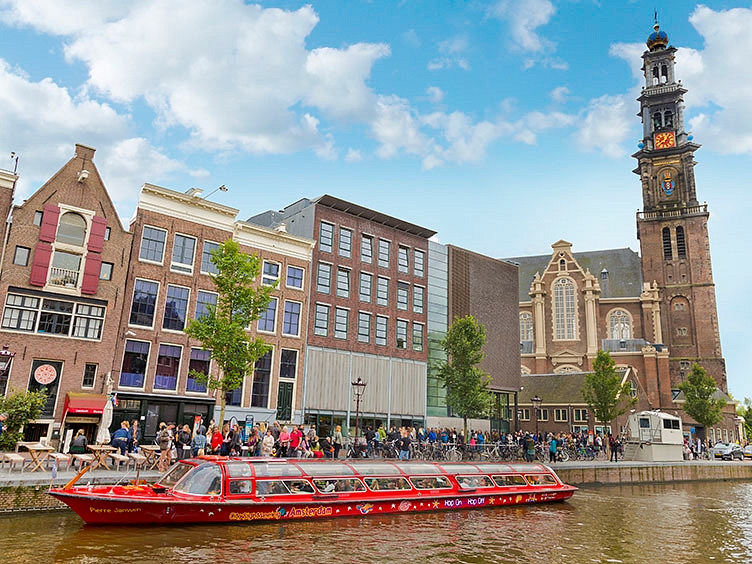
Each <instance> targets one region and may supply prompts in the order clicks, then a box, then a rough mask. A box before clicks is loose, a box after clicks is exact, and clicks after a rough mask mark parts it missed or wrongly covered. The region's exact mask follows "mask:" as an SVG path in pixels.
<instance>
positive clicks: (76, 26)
mask: <svg viewBox="0 0 752 564" xmlns="http://www.w3.org/2000/svg"><path fill="white" fill-rule="evenodd" d="M656 4H657V5H658V9H659V20H660V23H661V26H662V29H664V30H665V31H667V32H668V34H669V37H670V39H671V44H673V45H674V46H675V47H677V48H678V49H679V51H678V53H677V75H678V77H679V78H681V80H682V82H683V84H684V85H685V86H686V88H687V89H688V90H689V92H688V94H687V95H686V97H685V102H686V113H685V117H686V122H687V124H688V129H690V130H691V131H692V133H693V134H694V137H695V141H696V142H698V143H700V144H702V148H701V149H700V150H699V151H698V152H697V153H696V158H697V161H698V163H699V164H698V166H697V167H696V169H695V172H696V177H697V194H698V198H699V199H700V200H701V201H707V202H708V204H709V208H710V212H711V221H710V234H711V250H712V253H713V266H714V276H715V282H716V291H717V297H718V307H719V321H720V328H721V339H722V344H723V352H724V356H725V357H726V360H727V369H728V379H729V388H730V391H731V393H732V394H733V395H734V396H735V397H737V398H739V399H742V398H744V397H752V379H750V378H748V376H747V374H746V368H745V364H744V356H743V355H744V353H743V351H744V350H745V345H746V341H747V339H746V334H745V333H744V330H743V327H745V326H746V322H745V320H746V319H749V318H750V317H752V305H750V299H749V295H748V293H747V292H743V287H745V286H746V281H747V280H748V279H749V275H750V268H749V266H748V265H749V261H747V260H744V258H745V256H746V251H747V247H748V243H749V242H750V240H751V238H750V236H749V235H748V234H745V233H746V232H745V231H743V227H742V226H743V225H744V222H745V221H748V217H749V214H750V212H752V205H750V204H751V203H752V202H751V200H752V197H751V196H750V190H749V189H748V188H747V185H748V174H749V170H750V164H751V163H750V160H751V158H750V156H751V155H752V106H750V104H749V100H750V99H752V65H750V64H749V60H748V59H747V57H748V56H749V53H750V52H752V34H750V32H749V30H750V29H752V3H750V2H741V1H734V2H732V1H708V2H705V3H704V4H702V5H700V4H695V3H694V2H690V1H687V0H664V1H662V2H659V3H656V2H655V1H654V0H653V1H651V2H648V1H643V0H600V1H599V0H493V1H492V0H488V1H473V0H467V1H460V0H456V1H454V0H441V1H436V0H433V1H429V0H402V1H397V0H394V1H386V0H384V1H380V0H371V1H365V0H347V1H339V0H327V1H324V2H312V3H310V4H303V3H299V2H290V1H284V2H266V3H262V4H250V3H243V2H242V1H240V0H215V1H212V2H200V1H197V0H196V1H194V0H164V1H161V0H160V1H157V0H153V1H146V2H145V1H138V0H133V1H130V2H120V1H118V0H79V1H76V2H73V1H66V0H57V1H52V0H46V1H45V0H18V1H14V0H0V124H2V128H0V168H6V169H12V168H13V163H12V161H11V160H10V158H9V157H10V153H11V151H14V152H15V153H16V154H18V155H19V156H20V159H19V174H20V175H21V178H20V181H19V190H20V198H23V197H24V196H25V195H28V194H30V193H31V192H33V191H34V190H36V189H37V188H38V187H39V186H40V185H41V183H43V182H44V181H45V180H47V179H48V178H49V177H50V176H51V175H52V174H53V173H54V172H55V171H56V170H57V169H58V168H59V167H60V166H62V164H63V163H64V162H66V161H67V160H68V159H69V158H70V157H71V156H72V155H73V145H74V144H75V143H83V144H85V145H89V146H92V147H94V148H96V149H97V154H96V157H95V161H96V163H97V166H98V168H99V170H100V172H101V173H102V175H103V177H104V180H105V183H106V184H107V186H108V188H109V190H110V193H111V195H112V197H113V200H114V201H115V202H116V205H117V207H118V210H119V213H120V215H121V219H122V220H123V221H124V222H126V223H127V221H128V219H129V218H130V217H131V216H132V213H133V210H134V208H135V203H136V201H137V199H138V191H139V188H140V187H141V185H142V184H143V183H145V182H149V183H153V184H158V185H161V186H165V187H167V188H171V189H174V190H181V191H182V190H186V189H188V188H190V187H199V188H203V189H204V190H205V193H209V192H210V191H212V190H214V188H216V187H218V186H219V185H221V184H225V185H227V186H228V187H229V191H228V192H227V193H222V192H217V193H215V194H214V195H213V196H212V199H215V200H216V201H218V202H221V203H224V204H228V205H232V206H234V207H237V208H239V209H240V210H241V211H240V217H241V218H244V217H248V216H251V215H254V214H256V213H258V212H260V211H264V210H267V209H279V208H281V207H283V206H284V205H286V204H289V203H291V202H293V201H295V200H297V199H299V198H300V197H315V196H318V195H321V194H323V193H329V194H332V195H335V196H337V197H340V198H343V199H347V200H351V201H353V202H357V203H359V204H361V205H364V206H368V207H372V208H375V209H378V210H379V211H382V212H384V213H388V214H391V215H394V216H397V217H400V218H404V219H406V220H408V221H411V222H414V223H417V224H420V225H424V226H426V227H430V228H432V229H435V230H437V231H438V232H439V237H440V239H441V241H442V242H444V243H453V244H456V245H459V246H462V247H465V248H468V249H471V250H475V251H477V252H481V253H484V254H487V255H490V256H496V257H504V256H520V255H525V254H546V253H548V252H550V251H551V247H550V246H551V244H552V243H554V242H555V241H557V240H559V239H566V240H568V241H570V242H572V243H573V245H574V250H575V251H588V250H597V249H608V248H623V247H630V248H632V249H635V250H638V249H639V245H638V241H637V239H636V234H635V211H636V210H637V209H638V208H640V207H641V195H640V184H639V179H638V177H637V176H636V175H634V174H632V172H631V171H632V170H633V169H634V168H635V166H636V161H635V160H634V159H632V158H631V157H630V155H631V154H632V153H634V152H635V151H636V150H637V142H638V139H639V138H640V137H641V128H640V122H639V119H638V118H637V117H636V114H637V112H638V109H639V106H638V103H637V102H636V100H635V99H636V98H637V96H638V95H639V89H640V86H641V85H642V76H641V73H640V70H639V69H640V65H641V59H640V55H641V53H642V52H643V51H644V49H645V43H644V42H645V39H646V38H647V36H648V34H649V33H650V32H651V28H652V25H653V10H654V8H655V7H656ZM2 155H7V156H6V157H3V156H2ZM6 158H7V159H8V160H7V161H3V159H6ZM744 289H746V288H744Z"/></svg>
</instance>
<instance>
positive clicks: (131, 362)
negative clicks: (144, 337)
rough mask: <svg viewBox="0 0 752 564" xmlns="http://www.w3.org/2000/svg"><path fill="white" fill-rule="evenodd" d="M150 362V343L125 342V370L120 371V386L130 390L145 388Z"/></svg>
mask: <svg viewBox="0 0 752 564" xmlns="http://www.w3.org/2000/svg"><path fill="white" fill-rule="evenodd" d="M148 360H149V343H145V342H143V341H131V340H127V341H125V354H123V368H122V370H121V371H120V385H121V386H125V387H128V388H143V387H144V376H145V374H146V366H147V362H148Z"/></svg>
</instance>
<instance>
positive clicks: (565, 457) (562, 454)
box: [556, 450, 569, 462]
mask: <svg viewBox="0 0 752 564" xmlns="http://www.w3.org/2000/svg"><path fill="white" fill-rule="evenodd" d="M556 456H557V458H558V459H559V462H569V453H568V452H567V451H566V450H560V451H559V452H557V453H556Z"/></svg>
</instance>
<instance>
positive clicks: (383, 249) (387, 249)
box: [376, 237, 392, 269]
mask: <svg viewBox="0 0 752 564" xmlns="http://www.w3.org/2000/svg"><path fill="white" fill-rule="evenodd" d="M376 259H377V261H376V262H377V264H378V266H379V268H387V269H388V268H389V266H390V264H391V261H392V242H391V241H390V240H389V239H382V238H381V237H379V246H378V249H377V254H376Z"/></svg>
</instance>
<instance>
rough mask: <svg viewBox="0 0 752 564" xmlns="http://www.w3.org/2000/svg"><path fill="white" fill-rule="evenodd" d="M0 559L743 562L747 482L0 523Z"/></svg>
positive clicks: (749, 497) (751, 545) (749, 507)
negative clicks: (224, 515) (427, 503)
mask: <svg viewBox="0 0 752 564" xmlns="http://www.w3.org/2000/svg"><path fill="white" fill-rule="evenodd" d="M0 562H3V563H5V562H8V563H14V564H16V563H18V564H21V563H26V562H29V563H31V562H34V563H36V562H39V563H48V562H49V563H51V562H60V563H63V562H65V563H68V562H76V563H86V564H92V563H97V564H99V563H108V564H110V563H129V564H130V563H143V564H147V563H160V564H169V563H173V562H185V563H189V564H203V563H211V564H222V563H225V562H227V563H234V562H260V563H263V564H278V563H284V562H291V563H296V564H298V563H301V564H302V563H317V564H318V563H340V562H347V563H364V564H381V563H403V562H409V563H411V564H415V563H424V562H426V563H428V562H430V563H455V562H458V563H466V564H485V563H515V564H527V563H546V564H549V563H552V564H556V563H565V562H566V563H567V564H581V563H600V562H602V563H609V564H613V563H620V562H622V563H640V564H642V563H661V564H664V563H665V564H679V563H698V564H700V563H702V564H707V563H709V562H738V563H742V562H744V563H748V562H752V483H744V482H725V483H681V484H675V485H647V486H621V487H600V488H597V487H593V488H586V489H583V490H580V491H579V492H577V493H576V494H575V496H574V497H573V498H572V500H571V501H568V502H565V503H558V504H552V505H535V506H523V507H505V508H500V509H491V510H480V511H460V512H456V513H446V512H445V513H424V514H420V515H394V516H373V517H366V518H340V519H333V520H322V521H300V522H290V523H284V524H280V523H262V524H258V525H228V526H223V525H220V526H216V525H212V526H201V525H191V526H185V527H146V526H145V527H87V526H84V525H83V524H82V521H81V520H80V519H79V518H78V517H77V516H76V515H75V514H73V513H71V512H53V513H30V514H23V515H8V516H0Z"/></svg>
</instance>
